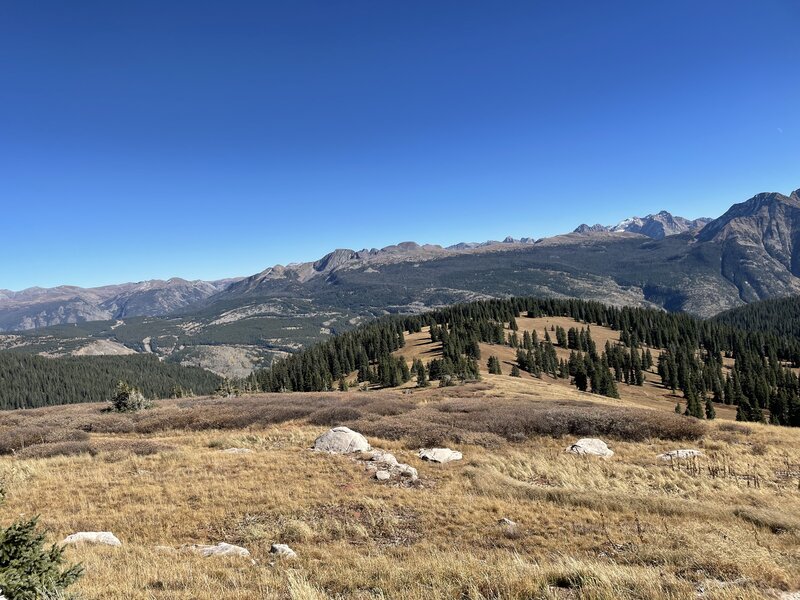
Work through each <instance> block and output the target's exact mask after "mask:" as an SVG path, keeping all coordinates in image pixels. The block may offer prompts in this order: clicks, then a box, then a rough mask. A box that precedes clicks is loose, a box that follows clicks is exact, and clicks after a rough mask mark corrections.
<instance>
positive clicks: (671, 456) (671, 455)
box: [657, 449, 703, 461]
mask: <svg viewBox="0 0 800 600" xmlns="http://www.w3.org/2000/svg"><path fill="white" fill-rule="evenodd" d="M697 456H703V453H702V452H701V451H700V450H687V449H680V450H670V451H669V452H664V454H659V455H658V457H657V458H658V459H659V460H664V461H670V460H681V459H684V458H695V457H697Z"/></svg>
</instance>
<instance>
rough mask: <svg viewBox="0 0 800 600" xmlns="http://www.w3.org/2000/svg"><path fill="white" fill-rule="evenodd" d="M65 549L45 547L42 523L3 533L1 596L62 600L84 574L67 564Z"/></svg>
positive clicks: (0, 539)
mask: <svg viewBox="0 0 800 600" xmlns="http://www.w3.org/2000/svg"><path fill="white" fill-rule="evenodd" d="M63 554H64V549H63V548H60V547H59V546H57V545H55V544H53V545H52V546H50V548H45V546H44V533H42V532H41V531H39V528H38V519H37V517H34V518H32V519H30V520H28V521H20V522H18V523H14V524H13V525H11V526H10V527H8V528H7V529H0V592H1V593H2V595H3V596H5V597H6V598H8V600H38V599H40V598H61V597H63V596H62V592H63V591H64V590H65V589H66V588H67V587H69V586H70V585H72V584H73V583H75V581H76V580H77V579H78V578H79V577H80V576H81V575H82V574H83V567H81V566H80V565H69V566H66V565H65V564H64V556H63Z"/></svg>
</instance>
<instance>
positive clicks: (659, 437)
mask: <svg viewBox="0 0 800 600" xmlns="http://www.w3.org/2000/svg"><path fill="white" fill-rule="evenodd" d="M422 346H423V344H420V345H414V344H413V343H410V344H408V345H407V347H406V349H408V348H409V347H417V348H419V350H420V351H423V352H424V349H423V348H422ZM404 351H405V350H404ZM637 404H639V403H638V402H635V401H630V400H627V399H626V398H625V397H624V396H623V397H622V398H620V399H610V398H605V397H602V396H598V395H596V394H590V393H586V392H579V391H577V390H575V389H574V388H568V387H564V386H562V385H559V384H558V383H552V382H550V381H547V380H546V379H545V380H539V379H536V378H524V377H523V378H519V379H517V378H512V377H509V376H506V375H491V376H490V375H487V376H485V377H484V378H483V381H481V382H479V383H473V384H467V385H459V386H451V387H444V388H438V387H429V388H425V389H405V390H390V389H383V390H375V391H367V392H360V391H348V392H344V393H341V392H330V393H295V394H266V395H255V396H248V397H243V398H228V399H212V398H206V399H190V400H165V401H160V402H158V403H157V406H156V407H155V408H153V409H150V410H147V411H142V412H139V413H132V414H114V413H107V412H106V413H104V412H102V409H103V406H102V405H95V404H83V405H73V406H63V407H53V408H47V409H37V410H32V411H24V412H13V411H12V412H5V413H2V414H0V450H1V451H2V452H4V453H5V456H1V457H0V481H2V486H3V491H4V495H5V506H4V507H3V512H2V524H3V525H8V524H9V522H10V521H11V520H13V519H15V518H18V517H20V516H30V515H35V514H40V515H41V525H42V526H43V527H44V528H45V530H46V532H47V537H48V539H49V540H50V541H53V542H57V541H59V540H62V539H64V538H65V536H67V535H70V534H73V533H75V532H79V531H110V532H112V533H113V534H114V535H115V536H117V537H118V539H119V540H120V541H121V546H119V547H109V546H103V545H91V544H78V545H75V546H68V547H67V549H66V558H67V560H68V561H70V562H80V563H82V565H83V566H84V568H85V573H84V575H83V577H82V578H81V579H80V580H79V581H78V583H77V584H76V585H75V586H73V587H72V588H71V589H72V590H73V591H75V592H78V593H79V594H80V595H81V597H82V598H86V599H87V600H90V599H103V598H109V599H111V598H121V597H124V598H130V599H142V600H144V599H156V598H157V599H161V598H163V599H170V600H171V599H193V600H194V599H212V598H213V599H215V600H223V599H240V600H245V599H251V598H256V597H257V598H275V599H297V600H299V599H303V600H308V599H324V598H330V599H334V598H358V599H372V598H397V599H400V598H403V599H412V600H423V599H424V600H428V599H454V600H455V599H458V600H462V599H475V600H478V599H480V600H484V599H489V598H494V599H499V598H504V599H520V600H521V599H531V598H549V599H565V598H570V599H571V598H576V599H577V598H593V599H608V600H612V599H613V600H619V599H627V598H631V599H632V598H637V599H642V598H648V599H656V598H672V599H676V600H678V599H684V598H685V599H695V598H698V597H702V598H712V599H727V600H734V599H736V600H746V599H756V598H775V599H778V598H789V597H790V596H789V594H790V593H793V592H796V591H798V590H800V576H799V575H798V574H800V553H798V548H800V521H798V518H797V515H798V514H800V455H798V453H797V450H796V449H797V448H798V447H800V430H796V429H792V428H783V427H774V426H767V425H760V424H739V423H732V422H730V421H727V420H717V421H712V422H707V423H704V422H701V421H699V420H697V419H694V418H692V417H683V416H678V415H675V414H674V413H672V412H671V411H670V410H663V411H659V410H655V409H652V408H641V407H639V406H637ZM338 425H347V426H349V427H350V428H352V429H353V430H356V431H358V432H361V433H363V434H364V435H366V437H367V439H368V441H369V443H370V444H371V445H372V447H373V448H378V449H382V450H385V451H389V452H391V453H392V454H393V455H394V456H395V457H396V458H397V460H398V461H399V462H401V463H405V464H408V465H409V466H410V467H413V468H414V469H416V472H417V475H418V478H417V479H416V480H412V479H408V478H405V477H403V476H400V475H398V476H391V477H390V478H389V480H388V481H385V482H384V481H380V480H378V479H377V478H376V471H375V469H374V468H370V465H371V463H373V462H374V456H373V454H372V453H354V454H345V455H341V454H331V453H327V452H315V451H313V450H311V449H310V448H311V447H312V446H313V445H314V440H315V439H316V438H317V437H318V436H320V435H321V434H323V433H324V432H326V431H328V430H329V428H330V427H332V426H338ZM583 437H598V438H601V439H602V440H603V441H605V442H606V443H607V444H608V445H609V446H610V448H611V449H612V450H613V452H614V454H613V456H611V457H609V458H605V459H604V458H600V457H597V456H588V455H584V456H581V455H576V454H573V453H569V452H565V448H567V447H569V446H570V445H572V444H574V443H575V442H576V441H577V440H578V438H583ZM423 447H450V448H452V449H455V450H457V451H459V452H461V453H463V459H462V460H457V461H454V462H449V463H447V464H436V463H432V462H426V461H423V460H421V459H420V457H419V456H418V451H419V449H420V448H423ZM676 449H692V450H698V451H699V452H700V454H699V455H698V456H696V457H692V458H687V459H674V460H663V459H661V458H659V455H660V454H663V453H665V452H669V451H672V450H676ZM218 542H225V543H229V544H233V545H236V546H239V547H242V548H244V549H246V550H247V551H248V552H249V554H250V556H247V557H239V556H209V557H204V556H202V554H200V552H201V551H202V548H199V547H198V546H197V545H204V544H205V545H214V544H217V543H218ZM276 543H279V544H288V545H289V546H290V548H291V549H292V550H293V551H294V552H295V553H296V557H295V558H285V557H280V556H277V555H276V554H272V553H271V552H270V550H271V548H272V545H273V544H276ZM792 597H793V596H792Z"/></svg>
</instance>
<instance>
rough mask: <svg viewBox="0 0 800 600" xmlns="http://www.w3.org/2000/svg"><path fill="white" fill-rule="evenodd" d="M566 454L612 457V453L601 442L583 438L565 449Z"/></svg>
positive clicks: (595, 439)
mask: <svg viewBox="0 0 800 600" xmlns="http://www.w3.org/2000/svg"><path fill="white" fill-rule="evenodd" d="M567 452H571V453H572V454H590V455H592V456H602V457H603V458H608V457H610V456H614V452H613V451H612V450H610V449H609V447H608V446H607V445H606V443H605V442H604V441H603V440H598V439H597V438H583V439H580V440H578V441H577V442H575V443H574V444H572V445H571V446H570V447H569V448H567Z"/></svg>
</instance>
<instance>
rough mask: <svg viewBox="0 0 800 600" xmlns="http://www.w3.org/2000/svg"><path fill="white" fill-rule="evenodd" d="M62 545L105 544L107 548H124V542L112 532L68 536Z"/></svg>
mask: <svg viewBox="0 0 800 600" xmlns="http://www.w3.org/2000/svg"><path fill="white" fill-rule="evenodd" d="M61 544H62V545H64V546H68V545H71V544H104V545H106V546H122V542H120V541H119V540H118V539H117V536H115V535H114V534H113V533H111V532H110V531H79V532H78V533H73V534H72V535H68V536H67V537H65V538H64V540H63V541H62V542H61Z"/></svg>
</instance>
